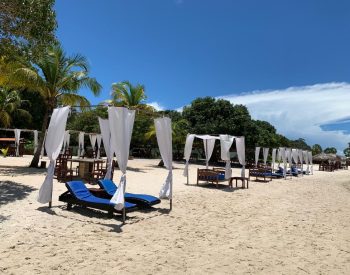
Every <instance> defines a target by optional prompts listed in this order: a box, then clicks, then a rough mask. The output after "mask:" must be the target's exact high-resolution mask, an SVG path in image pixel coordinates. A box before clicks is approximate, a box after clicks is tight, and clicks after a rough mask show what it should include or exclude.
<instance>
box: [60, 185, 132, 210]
mask: <svg viewBox="0 0 350 275" xmlns="http://www.w3.org/2000/svg"><path fill="white" fill-rule="evenodd" d="M66 187H67V189H68V191H67V192H65V193H63V194H62V195H61V196H60V197H59V200H60V201H63V202H67V204H68V209H71V207H72V205H73V204H77V205H84V206H87V207H91V208H96V209H100V210H107V211H108V215H109V216H113V212H117V213H122V211H117V210H116V209H115V208H114V206H115V204H114V203H112V202H110V200H108V199H103V198H98V197H95V196H94V195H92V194H91V192H90V191H89V189H87V188H86V186H85V184H84V183H83V182H82V181H70V182H67V183H66ZM124 207H125V211H130V210H132V209H135V208H136V204H133V203H129V202H125V204H124Z"/></svg>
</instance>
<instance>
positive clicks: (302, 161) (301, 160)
mask: <svg viewBox="0 0 350 275" xmlns="http://www.w3.org/2000/svg"><path fill="white" fill-rule="evenodd" d="M298 155H299V161H300V165H301V174H303V170H304V157H303V150H301V149H299V150H298Z"/></svg>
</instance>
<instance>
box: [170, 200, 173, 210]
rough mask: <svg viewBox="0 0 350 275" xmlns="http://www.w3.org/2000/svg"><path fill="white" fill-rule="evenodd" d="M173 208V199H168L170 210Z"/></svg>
mask: <svg viewBox="0 0 350 275" xmlns="http://www.w3.org/2000/svg"><path fill="white" fill-rule="evenodd" d="M172 209H173V199H170V210H172Z"/></svg>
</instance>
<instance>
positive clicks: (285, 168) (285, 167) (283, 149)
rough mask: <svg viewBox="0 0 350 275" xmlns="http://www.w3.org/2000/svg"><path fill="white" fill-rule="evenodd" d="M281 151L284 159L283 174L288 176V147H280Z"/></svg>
mask: <svg viewBox="0 0 350 275" xmlns="http://www.w3.org/2000/svg"><path fill="white" fill-rule="evenodd" d="M279 152H280V155H281V157H282V160H283V176H284V177H285V178H286V175H287V152H286V148H284V147H280V149H279Z"/></svg>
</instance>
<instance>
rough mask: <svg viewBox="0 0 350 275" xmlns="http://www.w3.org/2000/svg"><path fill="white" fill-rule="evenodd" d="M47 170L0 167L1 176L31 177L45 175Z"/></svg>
mask: <svg viewBox="0 0 350 275" xmlns="http://www.w3.org/2000/svg"><path fill="white" fill-rule="evenodd" d="M45 172H46V169H40V168H29V167H23V166H22V167H15V166H5V165H1V166H0V175H4V176H14V177H17V176H29V175H40V174H41V175H44V174H45Z"/></svg>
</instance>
